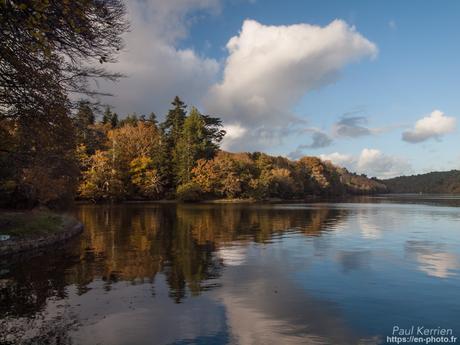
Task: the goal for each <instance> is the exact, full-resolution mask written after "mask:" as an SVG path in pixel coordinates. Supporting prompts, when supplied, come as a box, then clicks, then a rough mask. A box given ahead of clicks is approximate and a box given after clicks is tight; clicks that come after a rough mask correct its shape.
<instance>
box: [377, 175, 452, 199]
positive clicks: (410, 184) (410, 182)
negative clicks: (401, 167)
mask: <svg viewBox="0 0 460 345" xmlns="http://www.w3.org/2000/svg"><path fill="white" fill-rule="evenodd" d="M381 182H382V183H384V184H385V185H386V186H387V188H388V191H389V192H391V193H434V194H436V193H446V194H460V171H459V170H451V171H440V172H430V173H427V174H420V175H412V176H400V177H395V178H392V179H388V180H382V181H381Z"/></svg>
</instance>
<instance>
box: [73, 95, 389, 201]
mask: <svg viewBox="0 0 460 345" xmlns="http://www.w3.org/2000/svg"><path fill="white" fill-rule="evenodd" d="M117 119H118V116H117V115H116V114H114V113H112V112H111V111H110V109H109V108H107V109H106V111H105V112H104V115H103V117H102V121H101V122H98V123H96V122H95V116H94V114H93V113H92V112H91V110H90V109H89V108H88V107H86V106H85V104H84V103H82V104H81V107H80V109H79V111H78V112H77V114H76V116H75V120H76V128H77V129H78V131H77V132H78V133H77V137H78V138H79V139H78V140H79V143H78V148H77V152H78V159H79V166H80V172H81V173H80V177H79V186H78V197H79V198H83V199H90V200H95V201H99V200H104V199H110V200H123V199H148V200H158V199H164V198H178V199H182V200H186V201H194V200H202V199H209V198H252V199H258V200H262V199H268V198H282V199H293V198H298V199H299V198H305V197H306V196H309V195H342V194H346V193H373V192H382V191H385V187H384V186H383V185H382V184H380V183H378V182H377V181H375V180H370V179H367V178H366V177H364V176H358V175H354V174H350V173H349V172H348V171H347V170H346V169H343V168H337V167H335V166H334V165H332V164H331V163H329V162H323V161H321V160H320V159H318V158H315V157H303V158H301V159H300V160H298V161H291V160H289V159H287V158H285V157H272V156H269V155H267V154H264V153H260V152H255V153H229V152H225V151H222V150H220V149H219V143H220V142H221V140H222V139H223V137H224V135H225V131H223V130H222V129H221V127H222V123H221V121H220V120H219V119H218V118H215V117H211V116H207V115H202V114H201V113H200V112H199V111H198V110H197V109H196V108H194V107H192V108H191V109H190V111H189V112H188V113H187V112H186V106H185V104H184V103H183V102H182V101H181V100H180V99H179V97H176V98H175V99H174V101H173V102H172V108H171V110H169V112H168V113H167V115H166V116H165V120H164V121H163V122H162V123H160V124H158V123H157V120H156V116H155V115H154V114H153V113H152V114H151V115H150V116H148V117H146V116H140V117H138V116H137V115H136V114H131V115H128V116H127V117H126V118H125V120H123V121H121V122H118V120H117Z"/></svg>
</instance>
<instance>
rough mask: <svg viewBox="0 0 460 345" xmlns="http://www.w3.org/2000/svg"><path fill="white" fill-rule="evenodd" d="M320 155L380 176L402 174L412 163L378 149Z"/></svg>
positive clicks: (335, 162) (354, 168)
mask: <svg viewBox="0 0 460 345" xmlns="http://www.w3.org/2000/svg"><path fill="white" fill-rule="evenodd" d="M319 157H320V158H321V159H322V160H324V161H331V162H332V163H334V164H335V165H338V166H343V167H345V168H347V169H348V170H350V171H353V172H356V173H359V174H366V175H368V176H371V177H374V176H375V177H378V178H391V177H394V176H400V175H403V174H406V173H408V172H410V170H411V167H410V164H409V163H408V162H407V161H406V160H405V159H403V158H400V157H394V156H390V155H387V154H384V153H383V152H381V151H380V150H377V149H368V148H365V149H363V150H362V151H361V153H360V154H359V156H353V155H347V154H342V153H338V152H334V153H331V154H322V155H320V156H319Z"/></svg>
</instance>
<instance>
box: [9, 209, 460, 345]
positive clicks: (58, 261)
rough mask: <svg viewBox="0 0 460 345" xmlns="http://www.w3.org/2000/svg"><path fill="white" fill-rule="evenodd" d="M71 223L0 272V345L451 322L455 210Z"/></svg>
mask: <svg viewBox="0 0 460 345" xmlns="http://www.w3.org/2000/svg"><path fill="white" fill-rule="evenodd" d="M76 215H77V217H79V218H80V219H81V220H82V222H83V223H84V224H85V232H84V233H83V235H82V236H81V237H80V238H78V239H76V240H74V241H73V242H71V243H69V244H68V245H67V246H66V247H64V248H59V249H57V248H56V249H47V250H46V251H45V252H44V253H40V255H36V256H34V257H32V258H31V257H19V258H15V259H10V260H8V261H5V260H4V261H3V262H2V264H1V267H0V343H1V344H3V343H5V344H9V343H11V344H47V343H49V344H70V343H72V344H93V343H100V344H150V343H155V344H227V343H228V344H281V343H282V344H304V343H308V344H330V343H333V344H357V343H363V344H364V343H366V344H376V343H378V342H379V341H380V340H381V339H383V337H384V336H385V335H386V334H388V332H390V331H391V329H392V326H393V325H394V324H396V323H399V324H401V325H402V326H403V325H404V324H411V323H413V322H416V323H421V324H424V325H425V326H429V325H430V324H434V323H436V326H437V325H438V323H440V322H441V321H442V324H443V327H448V326H449V325H451V324H452V323H453V322H454V321H453V320H456V319H458V316H460V301H459V300H458V288H460V281H459V275H458V273H459V268H460V265H459V260H458V258H459V253H458V251H459V248H460V246H459V244H460V240H459V238H458V235H457V233H456V231H457V230H458V225H459V221H460V218H459V217H458V209H454V208H449V207H445V208H441V207H434V206H420V205H407V204H406V205H401V204H398V205H396V204H386V203H382V204H379V203H364V204H356V203H355V204H350V203H343V204H314V205H289V204H284V205H187V204H185V205H175V204H131V205H114V206H108V205H107V206H94V205H82V206H80V207H79V208H78V209H77V210H76ZM434 228H436V235H435V236H436V239H433V236H434V234H433V229H434ZM434 296H436V298H434ZM421 301H423V302H424V303H421ZM428 311H429V312H428ZM458 331H459V332H460V329H459V330H458Z"/></svg>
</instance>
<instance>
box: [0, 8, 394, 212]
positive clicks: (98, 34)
mask: <svg viewBox="0 0 460 345" xmlns="http://www.w3.org/2000/svg"><path fill="white" fill-rule="evenodd" d="M125 17H126V16H125V7H124V5H123V2H122V1H121V0H78V1H48V0H9V1H3V2H0V27H1V28H2V30H0V207H33V206H36V205H39V204H41V205H49V206H53V205H62V204H64V203H65V202H66V201H71V200H73V199H74V198H75V197H77V198H80V199H88V200H94V201H100V200H126V199H147V200H157V199H162V198H168V199H172V198H179V199H182V200H198V199H205V198H255V199H266V198H304V197H305V196H307V195H338V194H344V193H350V192H352V193H370V192H376V191H383V190H384V189H385V187H384V186H383V185H382V184H380V183H378V182H377V181H375V180H369V179H367V178H366V177H364V176H357V175H353V174H350V173H348V172H347V171H346V170H344V169H338V168H336V167H334V166H333V165H331V164H330V163H325V162H322V161H320V160H319V159H318V158H314V157H304V158H302V159H300V160H299V161H296V162H293V161H290V160H288V159H286V158H283V157H271V156H268V155H266V154H263V153H240V154H231V153H227V152H223V151H221V150H220V147H219V144H220V142H221V141H222V139H223V137H224V135H225V131H223V130H222V122H221V120H220V119H219V118H216V117H212V116H208V115H203V114H201V113H200V112H199V111H198V110H197V109H196V108H193V107H192V108H191V109H189V111H188V112H187V109H186V106H185V104H184V103H183V102H182V101H181V100H180V99H179V98H178V97H176V98H175V99H174V101H173V103H172V108H171V110H170V111H169V112H168V113H167V114H166V116H165V118H164V121H163V122H162V123H160V124H159V123H157V119H156V116H155V114H153V113H152V114H150V115H149V116H137V115H136V114H130V115H128V116H125V117H124V118H123V119H120V118H119V117H118V115H117V114H115V113H113V112H112V111H111V110H110V108H106V109H105V111H104V112H103V114H99V112H100V110H99V109H100V106H99V107H98V104H97V103H95V102H94V98H91V97H92V96H94V95H95V93H97V92H95V90H92V89H90V88H89V85H91V84H92V83H89V82H90V81H93V80H94V79H95V78H108V79H112V80H113V79H116V78H117V77H119V75H117V74H111V73H109V72H107V71H106V70H105V69H104V68H102V67H97V66H101V64H102V65H104V64H105V63H107V62H115V58H116V54H117V52H118V51H119V50H120V49H121V48H122V46H123V45H122V40H121V38H120V37H121V34H122V33H123V32H125V31H126V30H127V28H128V24H127V22H126V18H125ZM95 66H96V67H95ZM76 95H80V96H81V95H86V96H84V97H83V98H84V99H85V100H83V101H76V100H77V99H78V97H76ZM96 115H99V116H96ZM97 118H99V119H97Z"/></svg>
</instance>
